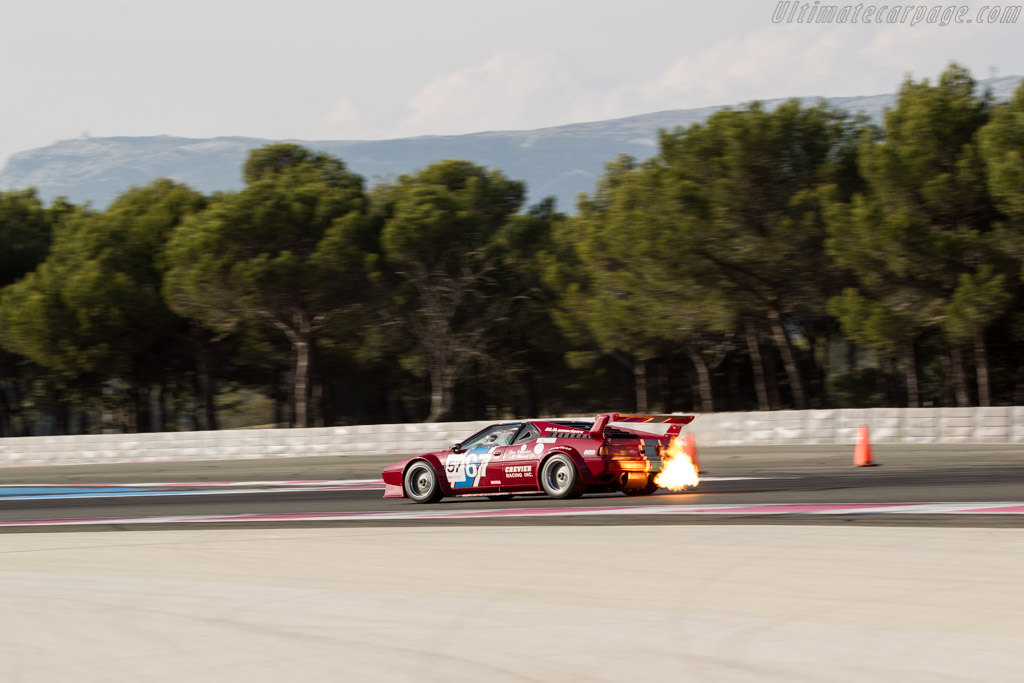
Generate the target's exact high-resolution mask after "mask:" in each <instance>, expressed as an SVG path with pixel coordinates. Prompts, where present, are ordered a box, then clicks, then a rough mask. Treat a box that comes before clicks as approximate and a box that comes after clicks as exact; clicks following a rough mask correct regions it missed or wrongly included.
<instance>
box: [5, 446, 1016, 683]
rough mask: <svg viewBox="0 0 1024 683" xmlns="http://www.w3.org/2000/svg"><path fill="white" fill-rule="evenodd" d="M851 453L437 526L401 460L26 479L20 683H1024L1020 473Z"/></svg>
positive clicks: (8, 496) (8, 522)
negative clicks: (401, 487) (408, 496)
mask: <svg viewBox="0 0 1024 683" xmlns="http://www.w3.org/2000/svg"><path fill="white" fill-rule="evenodd" d="M852 450H853V449H852V447H839V446H820V447H817V446H815V447H811V446H808V447H800V448H792V447H786V448H782V447H778V448H759V449H742V448H716V449H712V448H708V449H702V450H701V452H700V455H701V462H702V467H703V470H704V474H703V478H702V481H701V483H700V485H699V486H698V487H696V489H694V490H687V491H684V492H680V493H674V492H670V491H659V492H658V493H657V494H655V495H653V496H650V497H646V498H631V497H626V496H623V495H621V494H607V495H591V496H585V497H583V498H582V499H579V500H572V501H559V500H550V499H548V498H546V497H544V496H539V495H537V496H517V497H515V498H513V499H510V500H499V501H491V500H487V499H484V498H474V497H468V498H456V499H444V500H443V501H442V502H440V503H438V504H435V505H416V504H413V503H411V502H409V501H406V500H400V499H387V500H385V499H383V498H382V493H383V491H382V484H381V482H380V469H381V468H382V467H383V466H384V465H385V464H387V463H388V462H390V461H391V458H378V457H375V458H369V457H367V458H341V457H338V458H335V457H326V456H325V457H318V458H280V459H273V460H248V461H243V460H238V461H230V462H228V461H222V462H192V463H184V462H179V463H133V464H124V465H95V466H81V467H79V466H74V467H49V468H33V469H27V468H22V469H15V468H8V469H3V470H0V609H2V612H3V614H4V619H3V620H2V621H0V680H3V681H33V682H35V681H63V680H71V679H74V680H76V681H85V682H91V681H96V682H99V681H104V682H106V681H111V680H132V681H179V680H189V681H218V682H219V681H247V682H248V681H280V680H297V681H298V680H301V681H303V682H306V681H316V682H319V681H324V682H327V681H338V680H387V681H391V680H401V681H422V680H427V681H432V680H436V681H446V682H448V681H476V680H494V681H522V680H530V681H577V680H594V681H623V680H635V679H637V678H644V679H646V680H650V681H701V682H703V681H786V682H791V681H807V682H811V681H814V682H817V681H851V682H852V681H863V680H885V681H937V680H942V681H1007V682H1010V681H1014V682H1017V681H1020V680H1024V658H1021V657H1020V652H1022V651H1024V617H1022V616H1021V615H1024V588H1022V586H1024V582H1022V581H1021V577H1022V576H1024V574H1022V571H1024V570H1022V569H1021V568H1022V567H1024V528H1022V527H1024V448H1022V447H1018V446H975V445H971V446H884V445H881V446H877V445H876V447H875V459H876V461H877V462H878V463H879V465H880V466H878V467H866V468H857V467H853V465H852Z"/></svg>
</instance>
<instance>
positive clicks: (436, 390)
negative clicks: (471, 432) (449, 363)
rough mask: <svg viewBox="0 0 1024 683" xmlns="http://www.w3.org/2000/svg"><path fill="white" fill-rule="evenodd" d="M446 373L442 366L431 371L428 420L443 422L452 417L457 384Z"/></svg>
mask: <svg viewBox="0 0 1024 683" xmlns="http://www.w3.org/2000/svg"><path fill="white" fill-rule="evenodd" d="M446 375H447V373H446V372H445V371H444V370H443V369H440V368H439V369H437V370H432V371H431V373H430V414H429V415H427V422H443V421H445V420H447V419H448V418H449V417H451V414H452V404H453V403H454V402H455V400H454V399H455V391H454V390H455V386H454V382H452V381H450V380H449V379H448V377H447V376H446Z"/></svg>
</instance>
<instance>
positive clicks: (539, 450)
mask: <svg viewBox="0 0 1024 683" xmlns="http://www.w3.org/2000/svg"><path fill="white" fill-rule="evenodd" d="M533 452H534V453H536V454H537V455H540V454H541V453H543V452H544V444H542V443H539V444H537V445H536V446H534V447H533Z"/></svg>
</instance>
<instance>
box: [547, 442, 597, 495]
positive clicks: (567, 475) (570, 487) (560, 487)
mask: <svg viewBox="0 0 1024 683" xmlns="http://www.w3.org/2000/svg"><path fill="white" fill-rule="evenodd" d="M540 485H541V487H542V488H543V489H544V493H546V494H548V495H549V496H551V497H552V498H579V497H580V496H582V495H583V492H584V491H585V490H586V488H587V487H586V484H584V483H583V480H582V479H581V478H580V473H579V472H578V471H577V470H576V465H574V464H573V462H572V460H570V459H569V456H567V455H562V454H561V453H556V454H555V455H552V456H551V457H550V458H548V459H547V460H545V461H544V464H543V465H542V466H541V468H540Z"/></svg>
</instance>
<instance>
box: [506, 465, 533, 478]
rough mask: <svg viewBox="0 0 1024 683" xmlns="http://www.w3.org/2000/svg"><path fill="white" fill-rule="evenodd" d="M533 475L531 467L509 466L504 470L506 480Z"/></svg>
mask: <svg viewBox="0 0 1024 683" xmlns="http://www.w3.org/2000/svg"><path fill="white" fill-rule="evenodd" d="M532 475H533V465H510V466H508V467H506V468H505V478H506V479H517V478H522V477H529V476H532Z"/></svg>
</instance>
